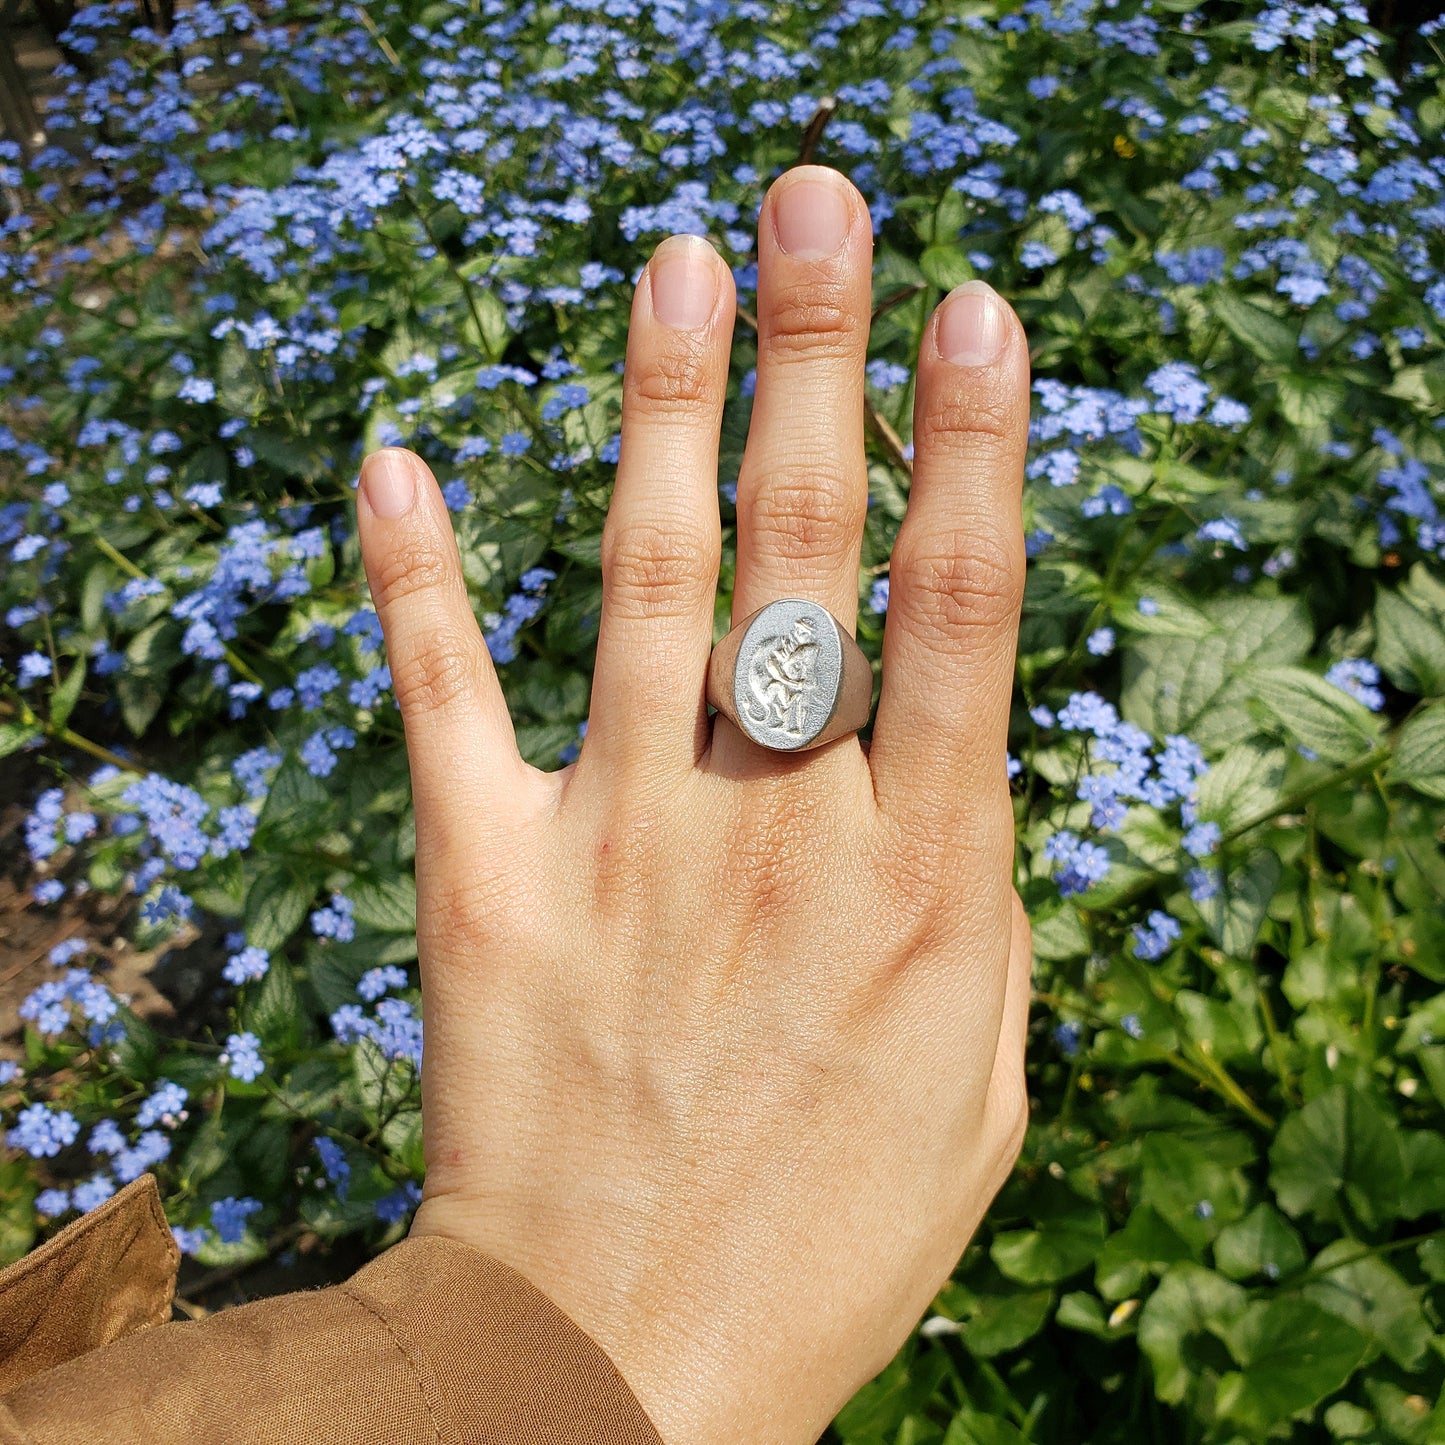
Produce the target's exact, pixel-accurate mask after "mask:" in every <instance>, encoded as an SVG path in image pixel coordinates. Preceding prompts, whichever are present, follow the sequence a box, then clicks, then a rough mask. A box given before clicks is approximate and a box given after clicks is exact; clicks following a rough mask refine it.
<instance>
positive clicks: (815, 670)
mask: <svg viewBox="0 0 1445 1445" xmlns="http://www.w3.org/2000/svg"><path fill="white" fill-rule="evenodd" d="M707 700H708V701H709V702H710V703H711V704H712V705H713V706H714V707H715V708H716V709H717V710H718V711H719V712H720V713H722V714H724V715H725V716H726V717H727V718H729V719H730V720H731V721H732V722H733V723H735V724H736V725H737V726H738V727H739V728H740V729H741V730H742V731H743V732H744V733H746V734H747V736H748V737H750V738H751V739H752V740H753V741H754V742H755V743H758V744H760V745H761V746H763V747H765V748H771V749H772V750H773V751H774V752H782V753H796V752H802V751H803V750H804V749H806V748H816V747H821V746H822V745H823V744H824V743H828V742H832V741H833V739H834V738H839V737H842V736H843V735H844V733H852V732H857V731H858V729H859V728H861V727H862V726H863V725H864V723H866V722H867V721H868V714H869V712H870V711H871V710H872V705H873V666H872V664H871V663H870V662H869V661H868V658H867V656H866V655H865V653H864V652H863V649H862V648H861V647H859V646H858V644H857V642H856V641H855V640H854V638H853V635H852V634H851V633H850V632H849V631H848V629H847V628H846V627H844V626H843V624H842V623H841V622H839V621H838V619H837V618H836V617H834V616H833V614H832V613H831V612H829V611H828V609H827V608H826V607H820V606H819V605H818V604H817V603H816V602H809V601H807V600H806V599H805V598H802V597H783V598H780V599H779V600H778V601H776V602H769V603H768V605H767V606H766V607H760V608H758V610H757V611H756V612H754V613H752V614H750V615H749V616H747V617H745V618H743V620H742V621H741V622H739V623H738V625H737V626H736V627H734V628H733V630H732V631H731V632H729V633H728V635H727V636H726V637H724V638H723V639H722V641H721V642H719V643H718V645H717V646H716V647H714V648H713V650H712V657H711V658H710V659H709V661H708V668H707Z"/></svg>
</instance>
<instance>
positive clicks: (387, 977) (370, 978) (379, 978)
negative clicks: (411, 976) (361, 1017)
mask: <svg viewBox="0 0 1445 1445" xmlns="http://www.w3.org/2000/svg"><path fill="white" fill-rule="evenodd" d="M408 981H409V980H408V979H407V976H406V970H405V969H404V968H398V967H397V965H396V964H394V963H388V964H384V965H383V966H381V967H380V968H369V969H367V970H366V972H365V973H364V974H362V975H361V981H360V982H359V983H358V984H357V985H356V991H357V993H359V994H360V995H361V996H362V998H364V999H365V1000H366V1001H367V1003H374V1002H375V1001H376V1000H377V999H379V998H380V997H381V996H382V994H384V993H385V992H386V991H387V989H389V988H405V987H406V986H407V983H408Z"/></svg>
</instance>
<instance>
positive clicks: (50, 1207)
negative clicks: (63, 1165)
mask: <svg viewBox="0 0 1445 1445" xmlns="http://www.w3.org/2000/svg"><path fill="white" fill-rule="evenodd" d="M69 1208H70V1191H69V1190H68V1189H42V1190H41V1191H40V1193H39V1194H37V1195H36V1196H35V1212H36V1213H37V1214H38V1215H40V1216H41V1217H42V1218H46V1219H49V1218H53V1217H54V1216H55V1215H57V1214H64V1213H65V1211H66V1210H67V1209H69Z"/></svg>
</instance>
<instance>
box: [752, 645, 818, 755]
mask: <svg viewBox="0 0 1445 1445" xmlns="http://www.w3.org/2000/svg"><path fill="white" fill-rule="evenodd" d="M817 658H818V644H817V643H816V642H815V641H814V640H813V623H812V621H811V620H810V619H809V618H807V617H800V618H798V620H797V621H796V622H794V623H793V630H792V631H791V632H790V633H788V634H787V635H786V636H783V637H770V638H768V639H767V641H766V642H765V643H764V644H763V645H762V646H761V647H759V648H758V650H757V651H756V652H755V653H754V654H753V658H752V662H751V663H750V664H749V666H748V691H749V692H751V693H752V696H753V701H750V702H749V703H748V704H747V713H748V717H749V718H750V719H751V720H752V721H753V722H755V723H762V724H764V725H765V726H767V727H771V728H776V729H777V730H778V731H779V732H782V733H786V734H787V735H788V736H789V737H801V736H802V735H803V718H804V714H805V713H806V711H807V704H808V698H809V695H810V694H811V692H812V690H813V688H814V687H815V686H816V682H815V679H814V676H813V672H814V667H815V664H816V662H817Z"/></svg>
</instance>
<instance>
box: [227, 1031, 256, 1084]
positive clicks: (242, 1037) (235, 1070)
mask: <svg viewBox="0 0 1445 1445" xmlns="http://www.w3.org/2000/svg"><path fill="white" fill-rule="evenodd" d="M220 1062H221V1063H223V1064H226V1065H227V1066H228V1067H227V1072H229V1074H230V1075H231V1077H232V1078H233V1079H244V1080H245V1081H246V1082H247V1083H250V1082H251V1080H253V1079H255V1078H256V1077H257V1076H258V1075H260V1074H261V1073H263V1072H264V1071H265V1068H266V1065H265V1064H264V1063H263V1062H262V1059H261V1040H260V1039H258V1038H257V1037H256V1035H255V1034H253V1033H251V1032H249V1031H247V1032H246V1033H240V1034H227V1035H226V1047H225V1051H224V1052H223V1053H222V1054H221V1057H220Z"/></svg>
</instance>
